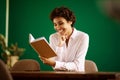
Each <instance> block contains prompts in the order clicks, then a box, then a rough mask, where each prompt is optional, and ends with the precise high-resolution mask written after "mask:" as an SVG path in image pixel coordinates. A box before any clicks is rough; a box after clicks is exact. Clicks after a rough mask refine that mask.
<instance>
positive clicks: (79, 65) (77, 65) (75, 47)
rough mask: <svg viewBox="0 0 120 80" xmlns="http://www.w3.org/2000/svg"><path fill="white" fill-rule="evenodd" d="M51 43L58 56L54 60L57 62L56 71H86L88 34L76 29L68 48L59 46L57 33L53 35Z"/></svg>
mask: <svg viewBox="0 0 120 80" xmlns="http://www.w3.org/2000/svg"><path fill="white" fill-rule="evenodd" d="M49 41H50V45H51V47H52V48H53V49H54V50H55V52H56V54H57V57H55V58H54V59H55V62H56V65H55V67H54V68H53V69H54V70H63V71H82V72H83V71H85V66H84V63H85V56H86V53H87V50H88V46H89V36H88V34H86V33H84V32H82V31H78V30H76V29H75V28H74V31H73V33H72V35H71V37H70V39H69V42H68V46H66V44H64V45H63V46H62V47H58V46H57V45H58V41H59V38H58V34H57V33H54V34H51V35H50V40H49Z"/></svg>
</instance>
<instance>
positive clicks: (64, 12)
mask: <svg viewBox="0 0 120 80" xmlns="http://www.w3.org/2000/svg"><path fill="white" fill-rule="evenodd" d="M56 17H63V18H65V19H66V20H67V21H72V24H71V26H72V27H73V25H74V23H75V20H76V18H75V15H74V13H73V12H72V11H71V10H70V9H68V8H67V7H63V6H62V7H58V8H55V9H54V10H53V11H52V12H51V14H50V19H51V20H52V21H53V19H54V18H56Z"/></svg>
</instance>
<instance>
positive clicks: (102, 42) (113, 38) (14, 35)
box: [0, 0, 120, 72]
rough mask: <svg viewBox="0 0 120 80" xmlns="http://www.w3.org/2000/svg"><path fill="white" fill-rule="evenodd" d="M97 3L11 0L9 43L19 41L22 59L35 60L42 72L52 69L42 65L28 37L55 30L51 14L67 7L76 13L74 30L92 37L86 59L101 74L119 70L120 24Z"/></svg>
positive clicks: (1, 6)
mask: <svg viewBox="0 0 120 80" xmlns="http://www.w3.org/2000/svg"><path fill="white" fill-rule="evenodd" d="M97 1H98V0H10V14H9V15H10V17H9V20H10V21H9V44H10V43H15V42H18V45H19V46H20V47H23V48H26V51H25V53H24V55H23V56H21V58H20V59H26V58H30V59H36V60H37V61H38V62H39V63H40V65H41V70H52V68H51V67H50V66H47V65H45V64H43V63H42V62H41V61H40V59H39V58H38V56H37V53H36V52H35V51H34V50H33V49H32V48H31V46H30V45H29V42H28V39H29V38H28V35H29V33H32V34H33V35H34V37H35V38H38V37H41V36H45V37H46V38H47V40H49V35H50V34H51V33H53V32H55V31H54V28H53V24H52V22H51V21H50V19H49V14H50V12H51V11H52V10H53V9H54V8H55V7H59V6H67V7H69V8H70V9H71V10H73V12H74V13H75V15H76V17H77V21H76V24H75V27H76V28H77V29H79V30H82V31H84V32H86V33H88V34H89V36H90V45H89V50H88V53H87V56H86V59H90V60H93V61H95V62H96V64H97V66H98V69H99V71H118V72H119V71H120V64H119V63H120V58H119V57H120V23H119V22H116V21H115V20H114V19H111V18H110V17H108V16H107V15H105V14H103V13H102V12H101V11H100V9H99V6H98V5H97ZM4 26H5V0H0V33H3V34H4V33H5V31H4V29H5V28H4Z"/></svg>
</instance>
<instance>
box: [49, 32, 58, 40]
mask: <svg viewBox="0 0 120 80" xmlns="http://www.w3.org/2000/svg"><path fill="white" fill-rule="evenodd" d="M57 37H58V35H57V33H53V34H51V35H50V39H55V38H57Z"/></svg>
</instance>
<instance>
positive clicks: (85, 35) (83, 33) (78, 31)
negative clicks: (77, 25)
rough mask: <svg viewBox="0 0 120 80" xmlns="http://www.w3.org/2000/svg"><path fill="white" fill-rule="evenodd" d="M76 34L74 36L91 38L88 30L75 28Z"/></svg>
mask: <svg viewBox="0 0 120 80" xmlns="http://www.w3.org/2000/svg"><path fill="white" fill-rule="evenodd" d="M74 34H75V35H74V36H76V37H77V38H89V35H88V34H87V33H86V32H83V31H80V30H77V29H75V31H74Z"/></svg>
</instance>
